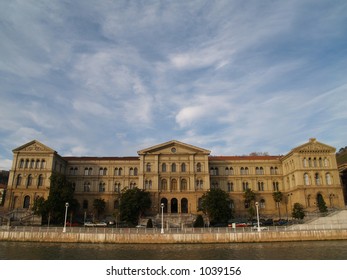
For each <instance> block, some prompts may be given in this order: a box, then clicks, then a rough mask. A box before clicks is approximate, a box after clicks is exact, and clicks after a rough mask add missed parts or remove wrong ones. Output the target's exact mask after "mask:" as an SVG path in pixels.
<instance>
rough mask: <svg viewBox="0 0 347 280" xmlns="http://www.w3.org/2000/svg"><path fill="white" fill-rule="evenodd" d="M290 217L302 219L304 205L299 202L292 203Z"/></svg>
mask: <svg viewBox="0 0 347 280" xmlns="http://www.w3.org/2000/svg"><path fill="white" fill-rule="evenodd" d="M292 217H293V218H294V219H298V220H302V219H303V218H304V217H305V212H304V206H302V205H301V204H300V203H294V207H293V212H292Z"/></svg>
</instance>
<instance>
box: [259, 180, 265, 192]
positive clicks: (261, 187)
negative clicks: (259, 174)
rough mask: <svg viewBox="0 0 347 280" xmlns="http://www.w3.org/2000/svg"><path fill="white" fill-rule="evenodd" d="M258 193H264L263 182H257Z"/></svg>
mask: <svg viewBox="0 0 347 280" xmlns="http://www.w3.org/2000/svg"><path fill="white" fill-rule="evenodd" d="M258 191H264V182H258Z"/></svg>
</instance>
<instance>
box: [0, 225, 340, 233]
mask: <svg viewBox="0 0 347 280" xmlns="http://www.w3.org/2000/svg"><path fill="white" fill-rule="evenodd" d="M344 229H347V223H340V224H324V225H309V224H298V225H291V226H270V227H261V232H264V233H266V232H290V231H318V230H319V231H322V230H323V231H326V230H344ZM0 230H2V231H16V232H62V231H63V227H62V226H61V227H43V226H41V227H39V226H37V227H36V226H12V227H8V226H2V227H0ZM160 232H161V228H116V227H83V226H82V227H67V228H66V233H87V234H159V233H160ZM250 232H253V233H257V227H242V228H229V227H221V228H217V227H209V228H188V227H187V228H165V229H164V233H165V234H205V233H220V234H223V233H250Z"/></svg>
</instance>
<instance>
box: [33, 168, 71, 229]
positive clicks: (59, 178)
mask: <svg viewBox="0 0 347 280" xmlns="http://www.w3.org/2000/svg"><path fill="white" fill-rule="evenodd" d="M50 181H51V184H50V190H49V195H48V198H47V200H44V199H43V200H42V199H38V200H37V202H36V204H34V207H35V210H34V211H35V212H37V213H41V214H42V215H44V216H45V217H46V216H48V219H49V220H50V219H51V220H52V222H53V223H63V221H64V215H65V203H66V202H68V203H69V208H68V209H69V211H70V212H71V211H72V212H75V211H76V210H77V208H78V202H77V200H76V199H74V198H73V193H74V189H73V188H72V184H71V183H70V182H69V181H68V180H67V178H66V176H65V175H63V174H60V173H53V174H52V175H51V177H50Z"/></svg>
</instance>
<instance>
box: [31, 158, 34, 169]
mask: <svg viewBox="0 0 347 280" xmlns="http://www.w3.org/2000/svg"><path fill="white" fill-rule="evenodd" d="M34 167H35V160H33V159H32V160H31V161H30V168H34Z"/></svg>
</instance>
